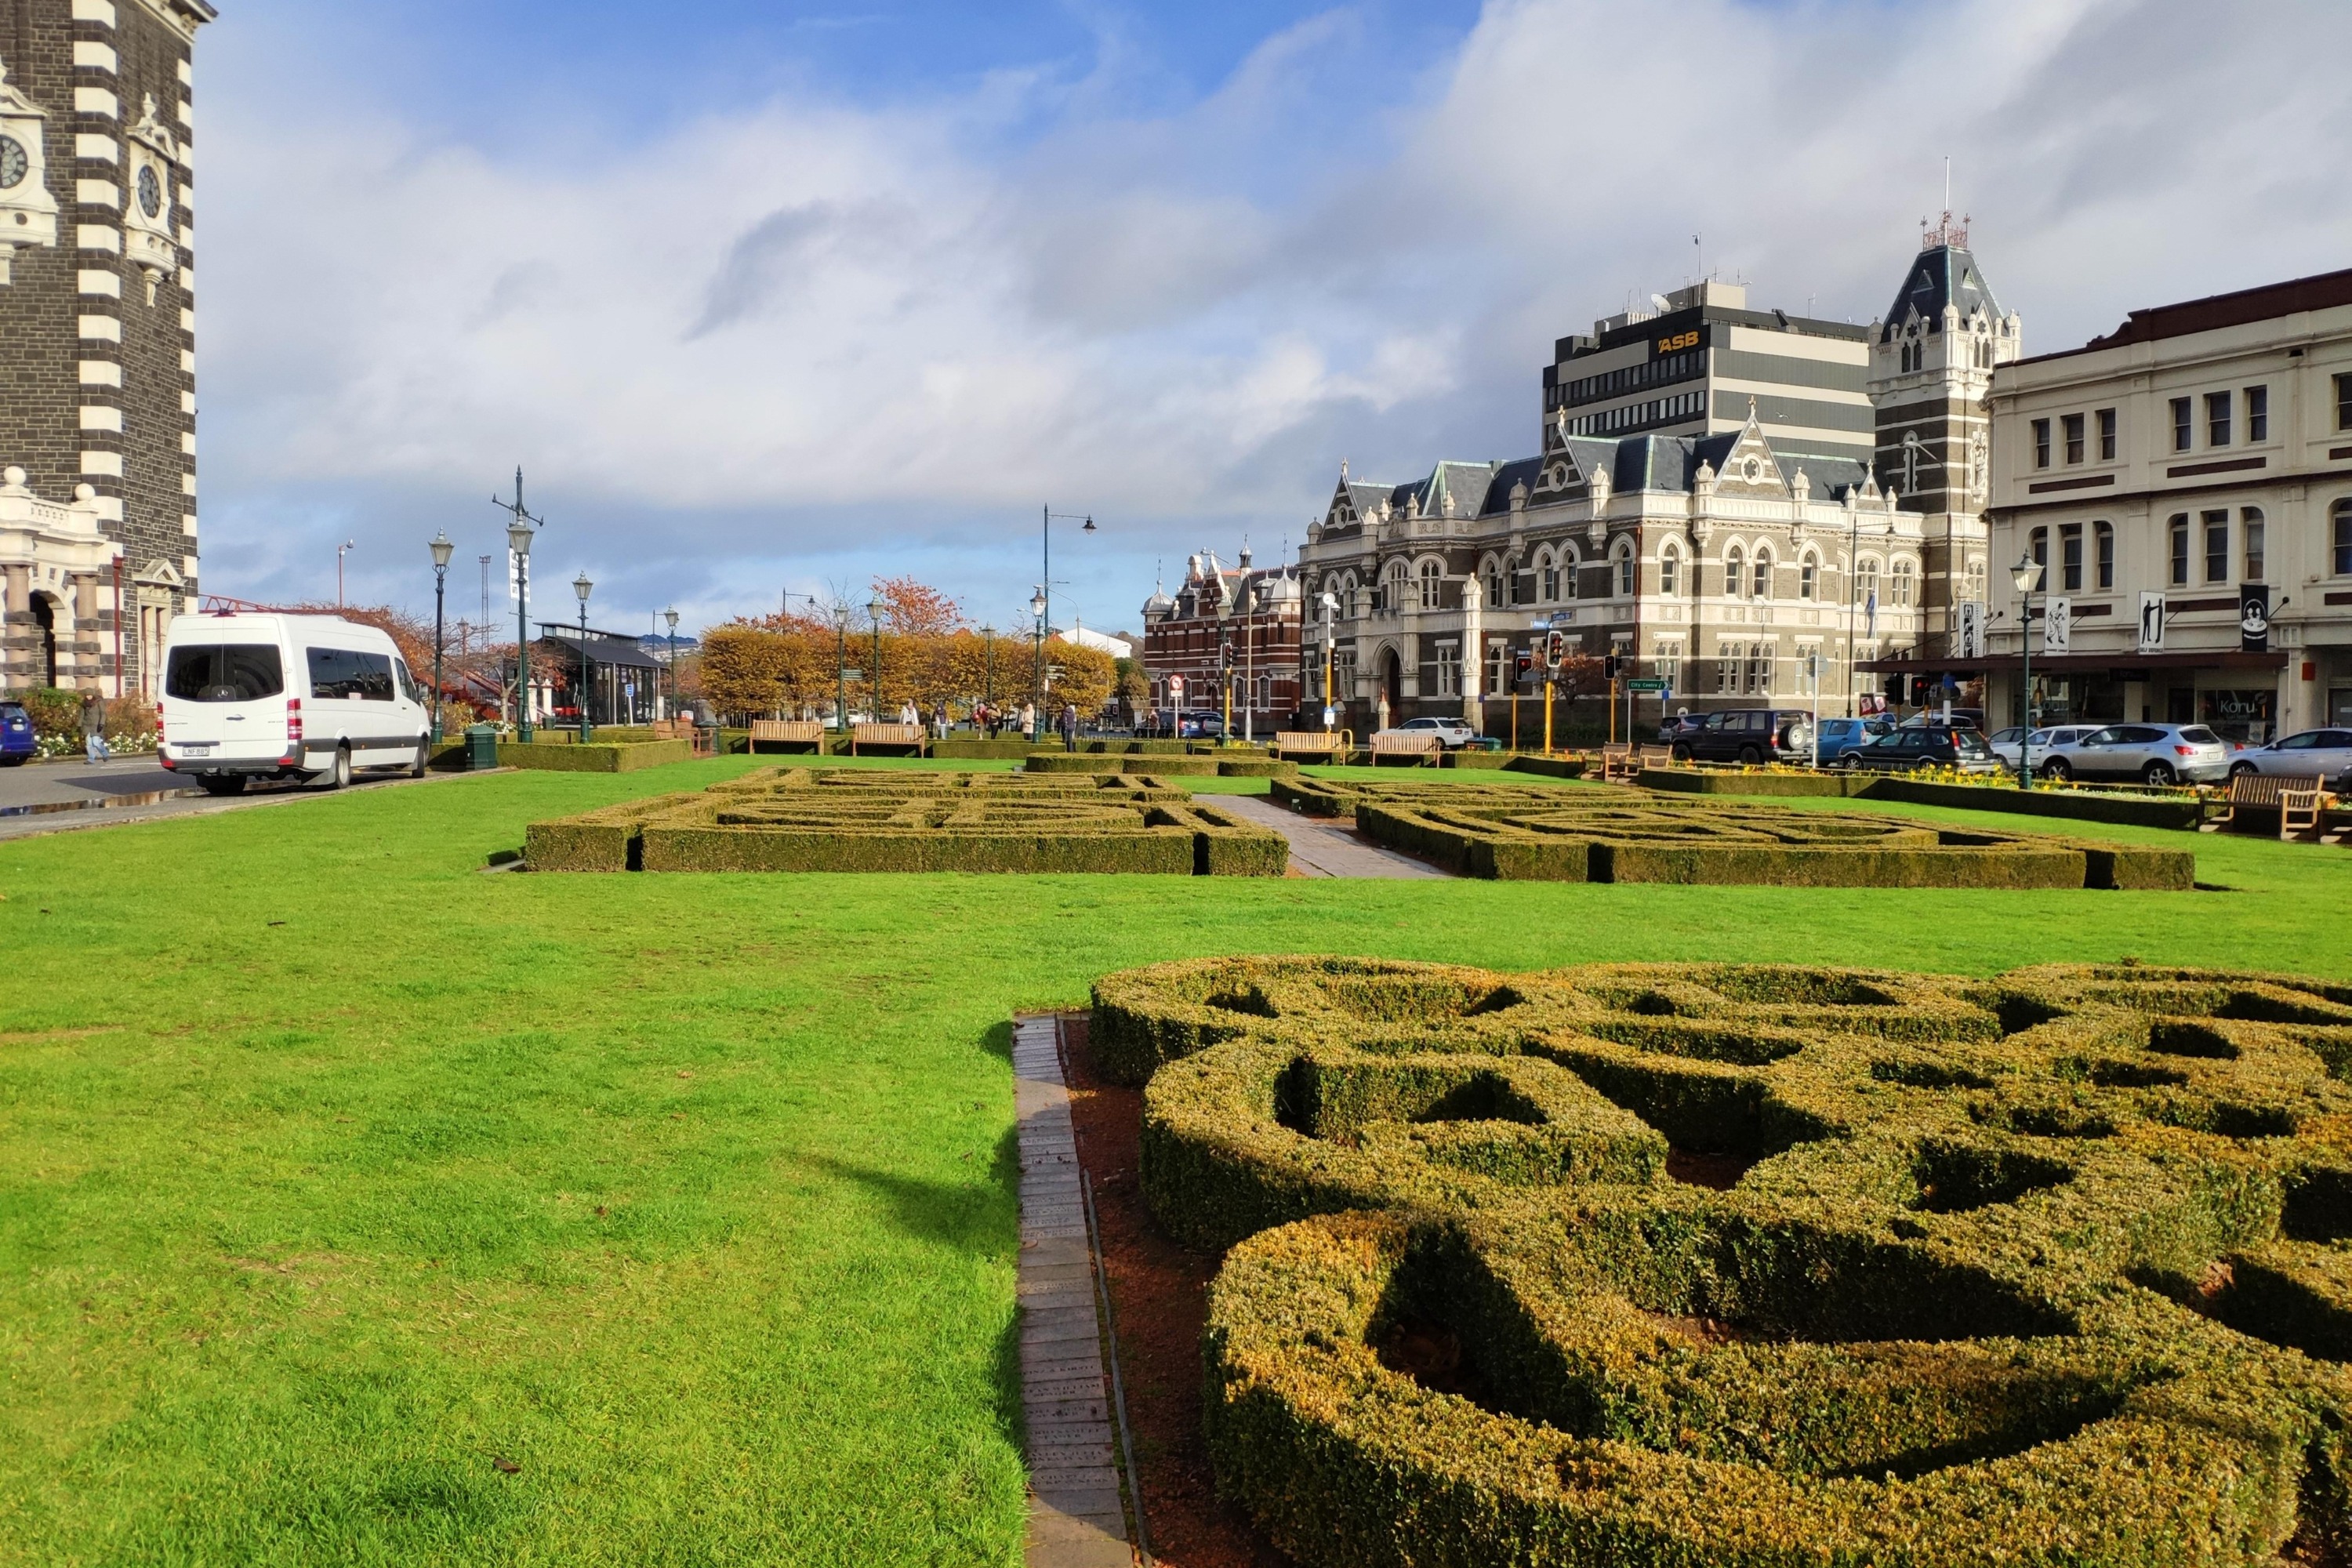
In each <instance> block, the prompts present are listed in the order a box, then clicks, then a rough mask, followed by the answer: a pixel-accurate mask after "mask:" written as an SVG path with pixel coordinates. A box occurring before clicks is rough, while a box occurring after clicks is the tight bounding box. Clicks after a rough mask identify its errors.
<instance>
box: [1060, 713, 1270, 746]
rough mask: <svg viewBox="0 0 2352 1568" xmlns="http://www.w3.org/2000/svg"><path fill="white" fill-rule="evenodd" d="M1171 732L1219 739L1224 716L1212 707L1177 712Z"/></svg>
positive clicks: (1198, 738) (1183, 738)
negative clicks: (1190, 711) (1189, 711)
mask: <svg viewBox="0 0 2352 1568" xmlns="http://www.w3.org/2000/svg"><path fill="white" fill-rule="evenodd" d="M1039 722H1040V723H1041V724H1042V723H1043V722H1044V720H1043V718H1042V716H1041V717H1040V719H1039ZM1172 732H1173V733H1174V735H1175V738H1176V739H1177V740H1180V741H1221V740H1223V739H1224V734H1225V716H1224V715H1223V714H1222V713H1219V712H1217V711H1215V710H1213V709H1202V710H1198V711H1196V712H1192V713H1179V714H1177V715H1176V718H1175V722H1174V724H1173V726H1172Z"/></svg>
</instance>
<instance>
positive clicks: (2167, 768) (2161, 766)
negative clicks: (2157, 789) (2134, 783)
mask: <svg viewBox="0 0 2352 1568" xmlns="http://www.w3.org/2000/svg"><path fill="white" fill-rule="evenodd" d="M2179 777H2180V775H2179V773H2174V772H2173V771H2172V764H2171V763H2148V764H2147V766H2146V767H2144V768H2142V769H2140V771H2139V780H2140V783H2142V784H2174V783H2177V782H2179Z"/></svg>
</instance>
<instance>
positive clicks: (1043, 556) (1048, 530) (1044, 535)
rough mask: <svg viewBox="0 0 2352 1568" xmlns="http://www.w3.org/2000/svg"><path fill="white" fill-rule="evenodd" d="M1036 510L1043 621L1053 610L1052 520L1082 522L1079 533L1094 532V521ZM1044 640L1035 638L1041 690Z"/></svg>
mask: <svg viewBox="0 0 2352 1568" xmlns="http://www.w3.org/2000/svg"><path fill="white" fill-rule="evenodd" d="M1038 510H1039V512H1040V513H1041V514H1042V515H1041V516H1040V518H1039V519H1038V523H1037V539H1038V542H1039V544H1040V547H1041V548H1040V552H1039V559H1040V560H1041V561H1042V562H1043V563H1044V564H1045V582H1043V583H1041V584H1038V586H1037V596H1038V597H1039V598H1041V599H1043V600H1045V609H1043V610H1041V611H1039V612H1038V617H1037V618H1038V619H1039V620H1040V621H1044V620H1045V618H1046V617H1047V616H1050V615H1051V614H1052V613H1053V609H1054V520H1055V519H1056V518H1059V519H1060V520H1061V521H1064V522H1084V523H1085V524H1086V526H1085V527H1084V528H1082V529H1080V530H1079V532H1081V533H1092V532H1094V531H1095V520H1094V519H1093V518H1091V517H1084V516H1073V515H1072V514H1070V513H1069V512H1066V511H1055V510H1054V509H1053V508H1052V507H1051V506H1050V505H1048V506H1044V507H1040V508H1039V509H1038ZM1037 667H1038V668H1037V679H1038V686H1039V689H1041V690H1042V689H1044V685H1045V637H1044V636H1043V635H1040V636H1039V637H1038V638H1037Z"/></svg>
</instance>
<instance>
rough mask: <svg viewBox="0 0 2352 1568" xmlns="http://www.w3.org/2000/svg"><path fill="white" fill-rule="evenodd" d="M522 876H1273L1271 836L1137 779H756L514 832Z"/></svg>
mask: <svg viewBox="0 0 2352 1568" xmlns="http://www.w3.org/2000/svg"><path fill="white" fill-rule="evenodd" d="M524 859H525V861H526V863H527V864H528V865H529V866H530V868H531V869H533V870H537V871H638V870H644V871H1127V872H1144V873H1156V874H1160V875H1166V876H1177V877H1190V876H1225V877H1279V876H1281V875H1282V874H1283V873H1284V872H1285V871H1286V869H1288V867H1289V861H1290V846H1289V843H1288V841H1287V840H1286V839H1285V838H1284V837H1282V836H1281V835H1280V834H1278V833H1271V832H1268V831H1266V830H1265V828H1262V827H1260V826H1257V825H1256V824H1255V823H1251V822H1248V821H1245V820H1244V819H1243V818H1241V817H1238V816H1233V815H1231V814H1230V813H1227V812H1223V811H1220V810H1218V809H1217V808H1216V807H1215V806H1213V805H1202V804H1200V803H1198V802H1196V801H1194V800H1193V798H1192V796H1191V795H1188V794H1186V793H1185V792H1184V791H1182V790H1180V789H1170V788H1167V787H1165V786H1163V785H1161V784H1160V783H1159V782H1158V781H1157V780H1154V779H1148V778H1142V779H1138V778H1125V779H1122V778H1115V777H1114V778H1096V777H1088V776H1049V777H1043V778H1032V777H1024V776H1022V775H1019V774H1013V773H881V772H877V771H876V770H873V769H852V768H837V769H824V768H794V767H780V768H764V769H761V771H759V772H757V773H747V774H745V775H743V776H742V777H740V778H738V779H731V780H729V781H727V782H725V783H723V784H713V785H711V786H710V787H709V789H707V790H703V791H701V792H699V793H697V794H688V795H657V796H655V797H653V798H651V799H647V800H638V801H630V802H627V803H625V804H624V805H614V806H607V807H604V809H602V810H599V811H591V812H584V813H582V814H581V815H580V816H567V817H562V818H559V819H557V820H555V821H552V822H535V823H532V824H531V825H530V833H529V837H528V838H527V839H526V841H525V847H524Z"/></svg>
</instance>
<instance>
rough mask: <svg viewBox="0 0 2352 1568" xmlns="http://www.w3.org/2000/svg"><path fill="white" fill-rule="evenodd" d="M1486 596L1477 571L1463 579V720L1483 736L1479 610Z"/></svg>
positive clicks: (1482, 642) (1483, 646) (1482, 650)
mask: <svg viewBox="0 0 2352 1568" xmlns="http://www.w3.org/2000/svg"><path fill="white" fill-rule="evenodd" d="M1484 597H1485V595H1483V594H1482V593H1481V591H1480V590H1479V587H1478V574H1476V573H1475V572H1473V573H1472V574H1470V575H1469V576H1467V577H1465V578H1464V579H1463V580H1462V719H1463V721H1464V722H1465V723H1466V724H1468V725H1469V726H1470V727H1471V728H1472V729H1473V730H1475V731H1478V732H1479V733H1480V734H1482V735H1483V734H1485V733H1486V704H1485V703H1484V702H1483V701H1482V700H1481V697H1480V691H1479V687H1480V683H1481V680H1482V679H1483V678H1484V676H1485V674H1486V636H1485V633H1484V631H1483V629H1482V623H1481V618H1480V616H1479V614H1478V611H1479V607H1480V601H1481V600H1482V599H1483V598H1484Z"/></svg>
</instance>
